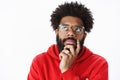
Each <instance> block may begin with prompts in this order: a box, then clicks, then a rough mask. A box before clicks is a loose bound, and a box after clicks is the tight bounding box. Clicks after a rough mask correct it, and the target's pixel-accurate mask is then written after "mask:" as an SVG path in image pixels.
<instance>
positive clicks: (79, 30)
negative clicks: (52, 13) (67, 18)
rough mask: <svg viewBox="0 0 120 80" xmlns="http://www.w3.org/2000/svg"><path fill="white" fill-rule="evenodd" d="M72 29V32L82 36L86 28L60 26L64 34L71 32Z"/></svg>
mask: <svg viewBox="0 0 120 80" xmlns="http://www.w3.org/2000/svg"><path fill="white" fill-rule="evenodd" d="M70 28H71V29H72V31H73V32H74V33H76V34H81V33H82V32H83V31H84V27H83V26H74V27H69V25H67V24H60V25H59V29H60V30H61V31H63V32H67V31H69V29H70Z"/></svg>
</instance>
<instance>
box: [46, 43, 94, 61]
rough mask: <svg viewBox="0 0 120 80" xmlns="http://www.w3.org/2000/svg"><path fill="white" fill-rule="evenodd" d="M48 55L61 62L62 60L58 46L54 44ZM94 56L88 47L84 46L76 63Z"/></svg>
mask: <svg viewBox="0 0 120 80" xmlns="http://www.w3.org/2000/svg"><path fill="white" fill-rule="evenodd" d="M47 54H49V55H50V56H51V57H52V58H54V59H56V60H59V61H60V59H59V54H60V52H59V50H58V47H57V45H56V44H53V45H51V46H50V47H49V48H48V50H47ZM92 54H93V53H92V52H91V51H90V50H89V49H88V48H87V47H85V46H83V48H82V51H81V52H80V53H79V54H78V57H77V58H76V60H75V63H76V62H81V61H83V60H85V59H86V58H88V57H89V56H91V55H92Z"/></svg>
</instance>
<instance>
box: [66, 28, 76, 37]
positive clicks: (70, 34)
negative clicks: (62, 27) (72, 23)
mask: <svg viewBox="0 0 120 80" xmlns="http://www.w3.org/2000/svg"><path fill="white" fill-rule="evenodd" d="M67 36H68V37H75V36H76V35H75V33H74V31H73V30H72V29H69V31H68V32H67Z"/></svg>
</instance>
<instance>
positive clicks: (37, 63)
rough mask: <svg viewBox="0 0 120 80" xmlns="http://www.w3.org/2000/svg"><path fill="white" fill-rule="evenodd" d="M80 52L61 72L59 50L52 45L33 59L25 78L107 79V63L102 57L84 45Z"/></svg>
mask: <svg viewBox="0 0 120 80" xmlns="http://www.w3.org/2000/svg"><path fill="white" fill-rule="evenodd" d="M80 54H82V55H81V56H78V57H77V59H76V60H75V61H74V63H73V65H72V67H71V68H70V69H69V70H67V71H66V72H64V73H61V72H60V69H59V64H60V59H59V56H58V55H59V51H58V48H57V46H56V45H52V46H50V47H49V49H48V51H47V52H44V53H42V54H39V55H37V56H36V57H35V58H34V59H33V62H32V64H31V67H30V72H29V74H28V78H27V80H85V79H86V78H88V80H108V64H107V61H106V60H105V59H104V58H103V57H101V56H99V55H97V54H93V53H92V52H91V51H90V50H89V49H88V48H86V47H85V46H84V47H83V49H82V52H81V53H80Z"/></svg>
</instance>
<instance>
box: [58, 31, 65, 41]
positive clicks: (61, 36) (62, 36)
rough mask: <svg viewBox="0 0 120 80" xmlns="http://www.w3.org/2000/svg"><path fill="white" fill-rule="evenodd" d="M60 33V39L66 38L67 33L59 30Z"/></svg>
mask: <svg viewBox="0 0 120 80" xmlns="http://www.w3.org/2000/svg"><path fill="white" fill-rule="evenodd" d="M58 35H59V38H60V39H62V40H63V39H64V38H65V34H63V32H62V33H61V32H59V34H58Z"/></svg>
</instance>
